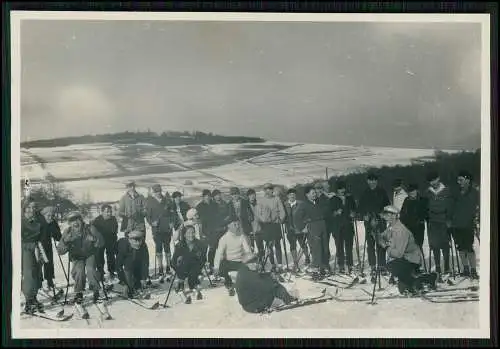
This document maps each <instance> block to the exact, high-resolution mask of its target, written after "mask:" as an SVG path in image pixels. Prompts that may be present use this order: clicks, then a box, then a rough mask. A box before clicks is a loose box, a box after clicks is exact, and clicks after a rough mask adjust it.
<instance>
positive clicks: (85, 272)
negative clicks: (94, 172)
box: [57, 211, 104, 304]
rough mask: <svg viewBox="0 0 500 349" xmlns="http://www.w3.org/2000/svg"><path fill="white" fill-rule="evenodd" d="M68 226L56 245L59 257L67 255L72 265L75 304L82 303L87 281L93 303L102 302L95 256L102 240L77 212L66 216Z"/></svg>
mask: <svg viewBox="0 0 500 349" xmlns="http://www.w3.org/2000/svg"><path fill="white" fill-rule="evenodd" d="M67 221H68V223H69V226H68V227H67V228H66V229H65V231H64V232H63V234H62V238H61V241H59V244H58V245H57V252H58V253H59V255H65V254H66V253H69V259H70V261H71V262H72V263H73V268H72V270H71V276H72V277H73V280H74V281H75V285H74V290H75V299H74V301H75V303H76V304H82V303H83V291H85V284H86V281H87V280H88V283H89V288H90V289H91V290H92V291H93V292H94V298H93V299H94V303H97V302H102V301H103V300H104V298H103V295H102V294H101V292H100V291H101V286H100V284H99V279H100V278H99V272H98V270H97V265H96V258H95V255H96V253H97V252H98V251H99V249H100V248H102V247H103V246H104V238H103V237H102V235H101V233H99V231H98V230H97V229H96V228H95V227H94V226H93V225H88V224H85V223H84V221H83V217H82V215H81V214H80V213H79V212H76V211H74V212H71V213H70V214H68V216H67Z"/></svg>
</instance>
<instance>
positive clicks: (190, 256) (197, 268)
mask: <svg viewBox="0 0 500 349" xmlns="http://www.w3.org/2000/svg"><path fill="white" fill-rule="evenodd" d="M205 262H206V248H205V245H204V244H203V243H202V242H201V241H200V240H199V239H197V238H196V232H195V227H194V226H193V225H191V224H190V223H189V222H186V223H185V224H184V227H183V228H182V230H181V233H180V239H179V242H178V243H177V245H175V252H174V256H173V257H172V266H173V268H174V270H175V273H176V275H177V277H178V279H179V284H178V291H180V290H182V289H183V291H184V295H185V296H186V304H190V303H191V294H192V293H193V290H194V289H196V299H198V300H200V299H203V296H202V294H201V286H200V275H201V271H202V270H203V266H204V265H205ZM186 279H187V283H186Z"/></svg>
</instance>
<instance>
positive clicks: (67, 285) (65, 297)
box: [59, 254, 71, 305]
mask: <svg viewBox="0 0 500 349" xmlns="http://www.w3.org/2000/svg"><path fill="white" fill-rule="evenodd" d="M59 258H61V256H60V255H59ZM61 263H62V260H61ZM70 267H71V260H70V259H69V254H68V275H67V278H66V293H65V295H64V305H66V303H67V300H68V290H69V268H70ZM63 268H64V267H63Z"/></svg>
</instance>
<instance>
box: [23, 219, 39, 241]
mask: <svg viewBox="0 0 500 349" xmlns="http://www.w3.org/2000/svg"><path fill="white" fill-rule="evenodd" d="M40 228H41V224H40V221H39V220H38V219H37V218H36V217H33V219H31V220H28V219H26V218H24V217H23V218H22V219H21V242H22V243H23V244H33V248H34V246H35V244H36V243H37V242H38V241H40V235H41V232H40Z"/></svg>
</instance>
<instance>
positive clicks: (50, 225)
mask: <svg viewBox="0 0 500 349" xmlns="http://www.w3.org/2000/svg"><path fill="white" fill-rule="evenodd" d="M40 215H41V217H40V242H41V243H42V246H43V249H44V250H45V255H46V256H47V263H45V264H44V265H43V268H42V270H43V278H44V279H45V281H46V282H47V291H48V293H49V294H51V293H52V294H55V289H54V288H55V285H54V253H53V250H54V249H53V247H52V239H53V240H54V241H59V240H61V228H60V227H59V224H58V223H57V221H56V220H55V208H54V207H52V206H47V207H45V208H43V209H42V211H41V212H40Z"/></svg>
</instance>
